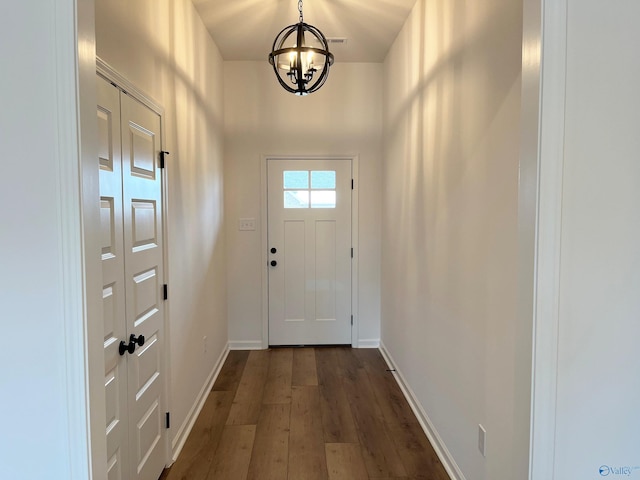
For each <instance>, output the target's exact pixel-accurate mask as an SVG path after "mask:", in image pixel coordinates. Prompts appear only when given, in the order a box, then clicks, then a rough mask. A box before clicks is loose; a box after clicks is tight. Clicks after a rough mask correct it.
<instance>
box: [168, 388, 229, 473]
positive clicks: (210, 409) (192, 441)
mask: <svg viewBox="0 0 640 480" xmlns="http://www.w3.org/2000/svg"><path fill="white" fill-rule="evenodd" d="M232 402H233V392H211V393H210V394H209V397H208V398H207V401H206V402H205V404H204V406H203V407H202V410H201V412H200V415H198V419H197V420H196V423H195V424H194V426H193V429H192V430H191V433H190V434H189V438H188V439H187V441H186V443H185V445H184V447H183V449H182V452H181V453H180V456H179V457H178V459H177V460H176V462H175V463H174V464H173V466H172V467H171V468H170V469H169V470H166V472H165V476H163V477H162V478H163V479H166V480H205V479H206V478H207V474H208V473H209V469H210V468H211V464H212V462H213V457H214V454H215V451H216V449H217V448H218V444H219V443H220V438H221V437H222V431H223V429H224V425H225V423H226V420H227V416H228V415H229V411H230V410H231V404H232Z"/></svg>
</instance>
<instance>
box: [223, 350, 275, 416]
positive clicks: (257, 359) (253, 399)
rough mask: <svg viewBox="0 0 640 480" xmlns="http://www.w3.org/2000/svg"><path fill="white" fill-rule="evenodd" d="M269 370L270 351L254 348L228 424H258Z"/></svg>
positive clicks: (245, 368) (243, 374)
mask: <svg viewBox="0 0 640 480" xmlns="http://www.w3.org/2000/svg"><path fill="white" fill-rule="evenodd" d="M268 371H269V351H268V350H253V351H251V352H250V353H249V358H248V359H247V363H246V365H245V367H244V372H243V373H242V378H241V379H240V384H239V385H238V390H237V391H236V396H235V398H234V399H233V405H232V406H231V411H230V412H229V418H227V425H256V424H257V423H258V417H259V416H260V406H261V405H262V393H263V390H264V384H265V382H266V380H267V372H268Z"/></svg>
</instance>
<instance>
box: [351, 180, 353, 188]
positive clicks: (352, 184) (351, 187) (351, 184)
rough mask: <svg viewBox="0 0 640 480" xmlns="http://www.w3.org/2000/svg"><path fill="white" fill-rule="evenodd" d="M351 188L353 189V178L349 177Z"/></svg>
mask: <svg viewBox="0 0 640 480" xmlns="http://www.w3.org/2000/svg"><path fill="white" fill-rule="evenodd" d="M351 190H353V178H352V179H351Z"/></svg>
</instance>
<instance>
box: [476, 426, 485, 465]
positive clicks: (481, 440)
mask: <svg viewBox="0 0 640 480" xmlns="http://www.w3.org/2000/svg"><path fill="white" fill-rule="evenodd" d="M486 448H487V431H486V430H485V429H484V427H483V426H482V425H480V424H478V450H480V453H481V454H482V456H483V457H486V456H487V450H486Z"/></svg>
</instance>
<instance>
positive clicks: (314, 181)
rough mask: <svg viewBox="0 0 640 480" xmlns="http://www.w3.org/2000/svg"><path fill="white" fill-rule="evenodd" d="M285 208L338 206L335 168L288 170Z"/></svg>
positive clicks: (285, 173) (284, 181)
mask: <svg viewBox="0 0 640 480" xmlns="http://www.w3.org/2000/svg"><path fill="white" fill-rule="evenodd" d="M283 177H284V178H283V186H284V208H336V172H335V170H317V171H316V170H287V171H285V172H284V174H283Z"/></svg>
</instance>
